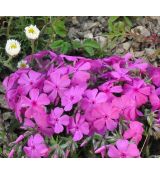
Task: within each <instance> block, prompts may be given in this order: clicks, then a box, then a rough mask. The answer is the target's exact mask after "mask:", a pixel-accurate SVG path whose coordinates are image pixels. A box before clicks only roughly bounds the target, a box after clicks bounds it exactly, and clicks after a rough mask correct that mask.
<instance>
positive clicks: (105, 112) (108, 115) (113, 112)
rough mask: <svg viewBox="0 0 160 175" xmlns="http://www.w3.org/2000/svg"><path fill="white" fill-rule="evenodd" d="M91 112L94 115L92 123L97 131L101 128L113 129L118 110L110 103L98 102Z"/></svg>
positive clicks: (115, 124)
mask: <svg viewBox="0 0 160 175" xmlns="http://www.w3.org/2000/svg"><path fill="white" fill-rule="evenodd" d="M93 113H94V117H95V120H94V122H93V125H94V127H95V128H96V129H97V130H98V131H100V130H103V129H104V130H109V131H113V130H114V129H115V128H116V127H117V119H118V118H119V111H118V110H117V108H114V107H113V106H112V105H111V104H110V103H103V104H100V105H99V106H97V108H95V110H94V111H93Z"/></svg>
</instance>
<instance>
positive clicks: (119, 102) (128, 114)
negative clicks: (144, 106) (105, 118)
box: [112, 95, 143, 120]
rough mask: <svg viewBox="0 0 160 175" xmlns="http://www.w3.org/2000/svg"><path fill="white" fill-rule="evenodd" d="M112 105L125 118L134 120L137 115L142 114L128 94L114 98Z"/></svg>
mask: <svg viewBox="0 0 160 175" xmlns="http://www.w3.org/2000/svg"><path fill="white" fill-rule="evenodd" d="M112 105H113V106H114V107H116V108H117V109H119V112H120V115H121V116H124V118H125V119H126V120H135V119H136V117H137V116H143V114H142V113H141V112H140V111H139V110H138V109H137V104H136V102H135V100H133V99H132V98H130V96H129V95H122V96H121V97H117V98H114V99H113V101H112Z"/></svg>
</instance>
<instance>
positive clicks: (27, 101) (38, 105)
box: [21, 89, 50, 118]
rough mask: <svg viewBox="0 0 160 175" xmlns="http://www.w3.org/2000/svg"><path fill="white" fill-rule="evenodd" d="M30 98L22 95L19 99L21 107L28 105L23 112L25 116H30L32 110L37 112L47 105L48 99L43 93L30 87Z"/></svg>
mask: <svg viewBox="0 0 160 175" xmlns="http://www.w3.org/2000/svg"><path fill="white" fill-rule="evenodd" d="M29 96H30V98H28V97H26V96H23V97H22V99H21V107H29V108H27V110H26V112H25V116H26V117H28V118H31V117H32V115H33V113H34V111H36V112H38V110H39V111H41V110H42V108H44V105H48V104H49V103H50V100H49V99H48V96H47V95H46V94H44V93H42V94H40V92H39V90H38V89H32V90H31V91H30V93H29Z"/></svg>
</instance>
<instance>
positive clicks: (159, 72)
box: [148, 66, 160, 87]
mask: <svg viewBox="0 0 160 175" xmlns="http://www.w3.org/2000/svg"><path fill="white" fill-rule="evenodd" d="M148 74H149V77H150V78H151V80H152V82H153V84H154V85H156V86H157V87H159V86H160V79H159V77H160V68H159V67H153V66H150V67H149V69H148Z"/></svg>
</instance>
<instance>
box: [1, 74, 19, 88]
mask: <svg viewBox="0 0 160 175" xmlns="http://www.w3.org/2000/svg"><path fill="white" fill-rule="evenodd" d="M18 78H19V76H18V74H16V73H14V74H11V75H10V76H9V77H6V78H5V79H4V81H3V87H4V88H5V90H6V91H9V90H11V89H15V88H16V87H17V79H18Z"/></svg>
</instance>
